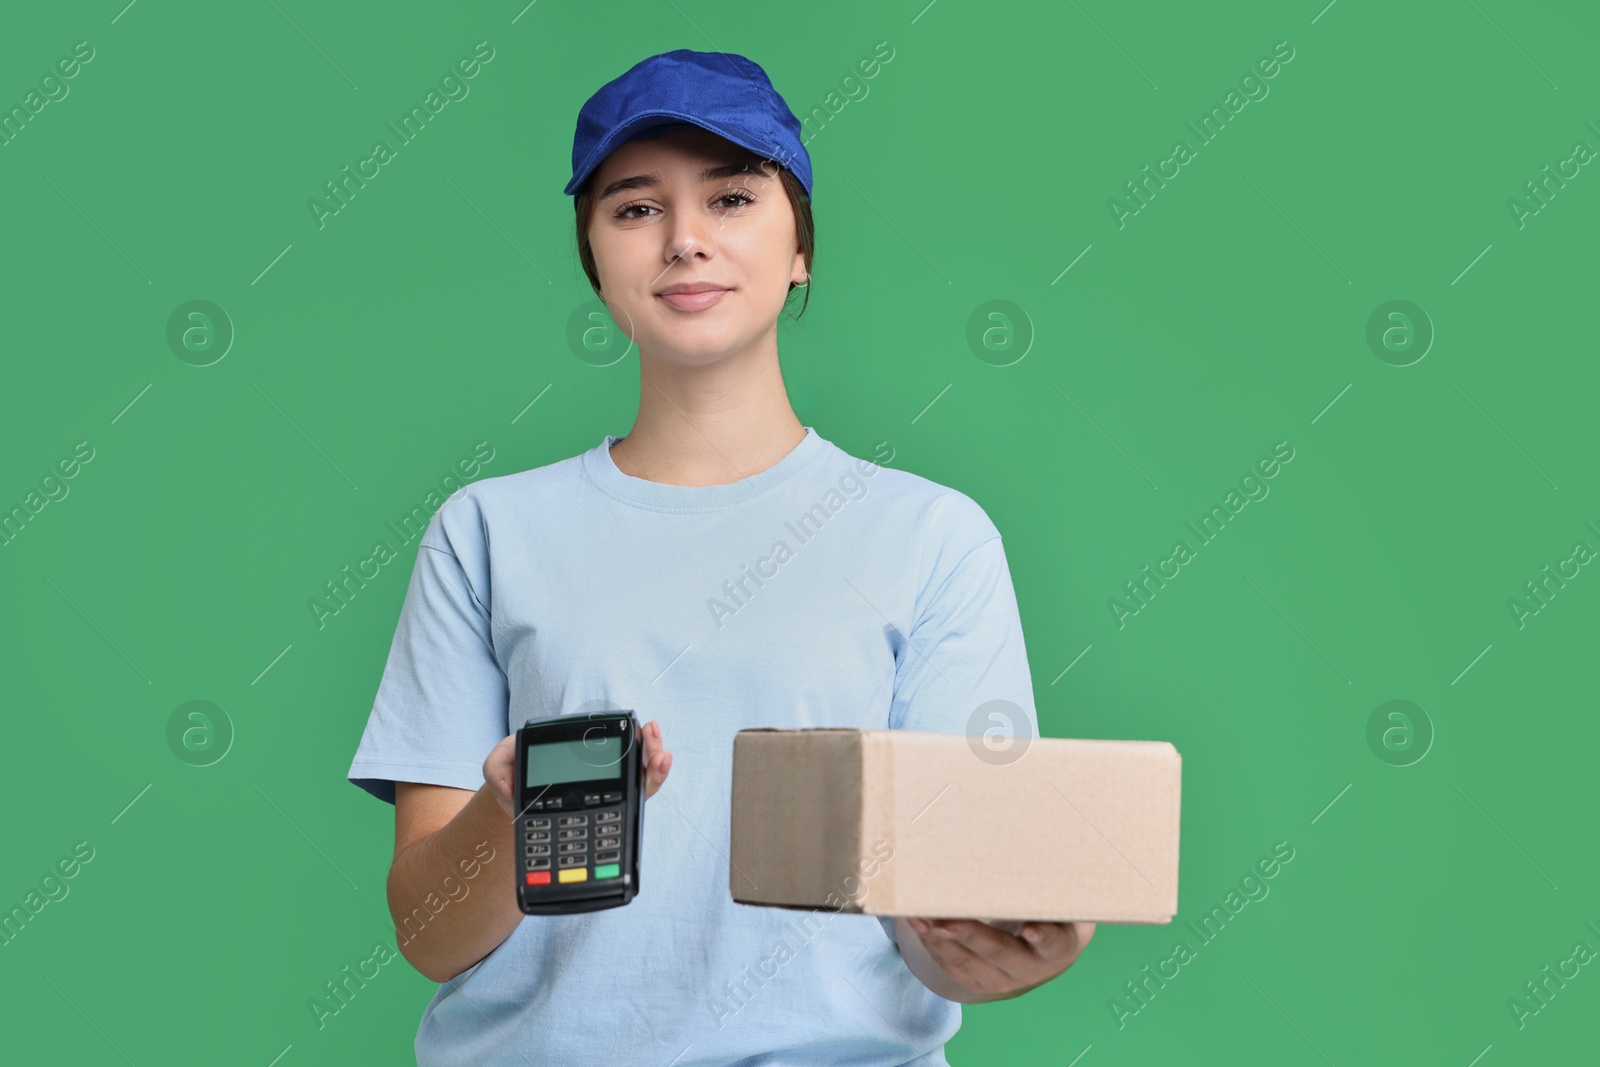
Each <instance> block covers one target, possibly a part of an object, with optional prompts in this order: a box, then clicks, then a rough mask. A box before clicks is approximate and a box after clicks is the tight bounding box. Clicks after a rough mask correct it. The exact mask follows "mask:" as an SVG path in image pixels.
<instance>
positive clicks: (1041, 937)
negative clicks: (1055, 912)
mask: <svg viewBox="0 0 1600 1067" xmlns="http://www.w3.org/2000/svg"><path fill="white" fill-rule="evenodd" d="M1022 939H1023V940H1024V941H1026V942H1027V943H1028V945H1029V947H1030V948H1032V949H1033V951H1034V952H1035V953H1037V954H1038V956H1039V958H1040V959H1041V960H1043V961H1045V962H1046V963H1049V964H1051V965H1053V966H1055V967H1059V968H1062V969H1063V970H1064V969H1065V968H1067V967H1069V966H1071V965H1072V963H1073V961H1075V960H1076V959H1077V958H1078V953H1080V952H1082V951H1083V946H1084V945H1085V944H1086V943H1087V942H1085V941H1084V939H1083V937H1082V935H1081V934H1080V933H1079V930H1078V925H1077V924H1076V923H1042V922H1032V923H1028V924H1026V925H1025V926H1023V928H1022Z"/></svg>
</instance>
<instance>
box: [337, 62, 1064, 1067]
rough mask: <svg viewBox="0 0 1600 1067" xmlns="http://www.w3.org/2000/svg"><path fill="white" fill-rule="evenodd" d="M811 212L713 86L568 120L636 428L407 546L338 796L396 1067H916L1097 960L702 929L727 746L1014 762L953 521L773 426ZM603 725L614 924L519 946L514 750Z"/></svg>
mask: <svg viewBox="0 0 1600 1067" xmlns="http://www.w3.org/2000/svg"><path fill="white" fill-rule="evenodd" d="M811 187H812V174H811V164H810V159H809V157H808V156H807V154H806V152H805V148H804V146H803V145H802V143H801V139H800V124H799V123H798V121H796V119H795V118H794V115H793V114H792V113H791V112H790V110H789V108H788V107H787V106H786V105H785V104H784V103H783V100H782V98H781V97H779V96H778V94H777V93H776V92H775V91H774V90H773V88H772V85H771V83H770V81H768V79H767V76H766V74H765V72H764V71H762V69H761V68H760V67H759V66H757V65H756V64H754V63H752V62H751V61H749V60H748V59H745V58H743V57H741V56H735V55H730V54H726V53H702V52H690V51H682V50H680V51H676V52H669V53H666V54H664V55H659V56H653V57H651V58H650V59H647V60H644V61H643V62H641V63H639V64H638V65H636V66H635V67H633V68H632V69H631V70H629V71H628V72H627V73H626V74H624V75H622V76H621V77H620V78H618V79H616V80H615V81H613V82H611V83H609V84H608V85H606V86H605V87H604V88H602V89H601V90H600V91H599V92H597V93H596V94H595V96H594V97H592V98H591V99H590V100H589V102H588V103H587V104H585V105H584V108H583V111H582V113H581V114H580V116H579V120H578V130H577V138H576V143H575V145H574V149H573V177H572V180H571V182H570V183H569V185H568V187H567V192H568V193H569V194H572V195H574V196H575V201H574V204H575V207H576V215H577V240H578V251H579V257H580V259H581V261H582V263H583V266H584V270H585V272H586V273H587V274H588V277H589V280H590V282H591V284H592V285H593V287H594V290H595V292H596V294H597V295H598V296H599V297H600V299H601V300H603V301H604V302H605V304H606V306H607V308H608V309H609V310H610V313H611V315H612V317H613V319H614V320H615V321H616V322H617V323H618V324H619V325H620V326H621V327H622V329H623V330H624V331H626V333H627V334H628V336H629V337H630V338H631V339H632V340H633V341H634V342H635V343H636V344H637V345H638V352H639V365H640V401H639V413H638V417H637V418H636V419H635V421H634V424H633V428H632V429H631V430H630V431H629V433H628V434H627V435H626V436H624V437H616V436H613V435H610V434H607V435H605V437H604V439H603V440H602V441H601V442H600V444H599V445H597V446H596V447H595V448H593V449H591V450H589V451H587V452H585V453H583V454H581V455H578V456H574V457H572V458H570V459H566V460H563V461H560V462H557V463H553V464H549V465H547V466H543V467H538V468H535V469H532V470H527V471H523V472H521V473H518V474H511V475H506V476H502V477H496V478H487V479H483V480H481V481H478V482H475V483H473V484H471V485H470V486H468V487H467V488H466V489H464V490H463V491H462V492H460V493H458V494H457V495H456V496H454V497H452V498H451V500H449V501H448V502H446V503H445V505H444V506H443V507H442V508H440V510H439V511H438V512H437V513H436V514H435V515H434V517H433V520H432V521H431V523H430V525H429V528H428V532H427V533H426V535H425V536H424V537H423V539H422V542H421V548H420V549H419V551H418V555H417V562H416V567H415V570H414V571H413V574H412V577H411V582H410V586H409V588H408V590H407V593H406V600H405V605H404V607H403V609H402V611H401V616H400V621H399V625H398V627H397V630H396V634H395V639H394V644H393V646H392V648H391V650H390V654H389V658H388V662H387V665H386V668H385V671H384V675H383V679H382V682H381V683H380V686H379V689H378V694H377V698H376V701H375V703H374V706H373V710H372V714H371V717H370V718H369V720H368V723H367V728H366V732H365V734H364V735H363V737H362V739H361V745H360V747H359V749H358V751H357V753H356V757H355V760H354V762H353V763H352V765H351V768H350V772H349V777H350V779H351V780H352V781H354V782H355V783H356V784H358V785H360V786H362V787H363V788H364V789H366V790H368V791H369V792H371V793H372V794H373V795H375V796H377V797H379V798H380V799H383V800H387V801H390V802H391V803H393V804H394V805H395V857H394V863H393V867H392V869H391V873H390V876H389V886H388V897H389V905H390V911H391V914H392V915H393V917H394V919H395V922H396V928H397V933H398V935H399V940H400V947H401V950H402V952H403V954H404V955H405V957H406V959H407V960H409V961H410V962H411V963H412V964H413V965H414V966H415V967H416V968H417V969H418V970H419V971H420V972H421V973H422V974H424V975H426V976H427V977H429V978H431V979H433V980H434V981H437V982H440V983H442V984H441V986H440V988H439V991H438V993H437V995H436V996H435V997H434V998H433V1000H432V1001H431V1002H430V1003H429V1004H428V1006H427V1009H426V1012H425V1014H424V1016H423V1019H422V1024H421V1027H420V1030H419V1032H418V1034H417V1040H416V1050H417V1058H418V1062H419V1063H421V1064H475V1065H483V1064H527V1063H613V1062H637V1063H648V1064H661V1065H665V1064H669V1063H670V1064H673V1065H674V1067H690V1065H713V1064H715V1065H734V1064H740V1065H746V1067H753V1065H756V1064H762V1065H780V1064H781V1065H792V1064H822V1063H828V1064H842V1063H848V1064H852V1065H862V1067H865V1065H883V1067H890V1065H902V1064H909V1063H916V1064H934V1065H937V1064H944V1063H945V1058H944V1054H943V1046H944V1043H945V1041H946V1040H948V1039H949V1038H950V1036H951V1035H952V1034H954V1033H955V1031H956V1029H957V1028H958V1027H959V1026H960V1021H961V1015H960V1008H959V1006H958V1004H959V1003H962V1002H965V1003H974V1002H979V1001H987V1000H998V999H1004V998H1007V997H1012V996H1016V995H1018V994H1020V993H1022V992H1025V991H1027V990H1028V989H1031V988H1033V987H1035V986H1037V985H1039V984H1041V983H1043V982H1044V981H1047V980H1048V979H1050V978H1052V977H1054V976H1056V975H1057V974H1060V973H1061V972H1062V971H1064V970H1065V969H1066V968H1067V967H1068V966H1070V965H1071V964H1072V962H1073V961H1074V960H1075V959H1076V958H1077V955H1078V952H1079V951H1080V950H1081V948H1082V947H1083V946H1084V945H1085V944H1087V942H1088V941H1089V938H1090V937H1091V936H1092V934H1093V926H1092V924H1071V923H1065V924H1058V923H1029V924H1027V925H1026V926H1025V927H1023V928H1022V929H1021V930H1020V931H1019V932H1018V934H1013V933H1009V932H1005V931H1002V930H1000V929H997V928H996V927H993V926H990V925H987V924H985V923H982V922H977V921H967V920H943V921H935V920H925V919H920V918H913V919H896V920H893V921H890V920H887V919H874V918H872V917H869V916H864V915H857V914H846V913H833V912H822V913H820V915H813V916H812V921H808V922H799V921H797V920H798V919H799V917H801V916H802V915H808V914H810V913H803V912H795V911H791V910H786V909H781V908H762V907H752V906H748V905H743V904H736V903H734V902H733V901H732V900H731V897H730V893H729V890H728V870H729V860H728V824H729V804H730V783H731V758H732V741H733V735H734V734H735V733H736V732H737V731H738V730H740V729H743V728H745V727H750V726H777V727H818V726H844V727H856V728H865V729H884V728H891V729H912V730H935V731H942V732H946V733H966V732H968V722H969V719H970V718H971V716H972V714H973V712H974V710H975V709H976V708H978V707H979V706H980V705H982V704H984V703H986V702H989V701H992V700H997V699H1000V700H1008V701H1010V702H1011V703H1013V704H1014V705H1015V706H1016V707H1017V708H1018V709H1019V710H1020V713H1021V717H1022V718H1024V719H1025V720H1026V721H1024V722H1019V723H1018V724H1017V731H1018V733H1025V734H1032V735H1036V734H1037V717H1036V713H1035V709H1034V702H1033V689H1032V682H1031V678H1030V675H1029V671H1028V662H1027V654H1026V650H1025V648H1024V644H1023V637H1022V631H1021V626H1020V622H1019V619H1018V614H1017V606H1016V600H1015V596H1014V593H1013V588H1012V583H1011V576H1010V572H1009V570H1008V568H1007V565H1006V559H1005V554H1004V550H1003V547H1002V544H1001V540H1000V535H999V532H998V531H997V530H996V529H995V527H994V525H993V524H992V523H991V522H990V521H989V518H988V516H987V515H986V514H985V513H984V511H983V509H982V508H981V507H979V506H978V504H976V503H975V502H974V501H973V500H971V499H970V498H969V497H967V496H965V495H963V494H961V493H959V492H956V491H955V490H952V489H949V488H946V487H943V486H940V485H938V484H936V483H934V482H931V481H928V480H927V479H924V478H920V477H918V476H916V475H913V474H909V473H905V472H902V471H896V470H891V469H885V468H881V467H879V466H877V465H876V464H873V463H869V462H866V461H864V460H858V459H855V458H853V457H851V456H849V455H847V454H846V453H845V452H843V451H842V450H840V449H839V448H837V447H836V446H834V445H833V444H831V443H830V442H828V441H827V440H825V439H824V438H822V437H820V436H818V434H817V433H816V431H815V430H814V429H813V428H811V427H809V426H804V425H802V424H801V422H800V420H799V419H798V418H796V416H795V413H794V411H793V409H792V408H791V407H790V405H789V401H788V397H787V394H786V392H785V389H784V383H783V377H782V373H781V370H780V366H779V362H778V344H777V327H778V319H779V316H780V314H781V313H782V312H783V310H784V308H785V306H786V302H787V300H788V298H789V297H790V296H791V294H792V293H793V291H794V290H795V289H797V288H803V287H806V286H808V285H809V283H810V278H811V262H812V220H811V207H810V204H811ZM602 708H626V709H633V710H636V711H637V712H638V713H639V716H640V718H641V719H644V720H646V721H647V726H646V727H645V729H644V740H645V757H646V761H647V762H646V766H647V777H648V786H647V790H646V795H647V796H648V797H650V798H651V799H650V800H649V801H648V803H649V804H650V812H651V815H650V818H648V819H646V820H645V823H644V839H643V841H642V843H641V857H642V859H641V879H640V881H641V885H640V891H639V895H638V896H637V897H636V898H635V899H634V900H633V901H632V902H631V903H629V904H628V905H626V906H623V907H619V908H612V909H608V910H604V911H598V912H591V913H585V914H578V915H566V916H524V915H523V914H522V913H521V911H520V910H519V909H518V907H517V902H516V899H515V893H514V891H513V888H512V878H513V872H512V870H511V868H512V867H513V866H514V864H515V860H514V858H513V856H512V853H511V849H512V847H513V844H514V842H513V830H512V821H511V820H512V818H513V816H514V815H515V813H514V811H513V800H512V791H511V777H512V766H513V762H512V761H513V754H512V743H513V741H514V731H515V730H516V729H517V728H518V727H519V726H520V725H521V724H522V723H523V722H525V721H526V720H527V719H530V718H538V717H543V716H547V715H553V714H576V713H583V712H587V711H591V710H596V709H602ZM668 733H670V734H671V737H672V746H673V747H672V750H670V751H669V750H668V748H667V738H666V734H668ZM825 802H826V798H823V797H805V796H799V797H796V798H795V803H797V804H813V805H821V804H823V803H825ZM888 862H890V863H892V862H893V860H892V859H890V860H889V861H888ZM870 889H871V887H870V881H869V882H868V885H867V892H868V893H869V894H870ZM817 920H820V921H817Z"/></svg>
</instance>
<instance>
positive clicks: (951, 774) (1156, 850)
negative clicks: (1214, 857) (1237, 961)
mask: <svg viewBox="0 0 1600 1067" xmlns="http://www.w3.org/2000/svg"><path fill="white" fill-rule="evenodd" d="M984 741H985V739H984V738H983V737H979V736H970V737H969V736H967V735H964V734H939V733H920V732H915V731H907V730H852V729H836V728H828V729H801V730H777V729H770V728H763V729H751V730H740V731H739V732H738V733H737V734H736V735H735V736H734V739H733V794H732V800H733V804H732V826H731V848H730V851H729V857H728V858H729V862H728V888H729V891H730V892H731V893H732V895H733V899H734V900H735V901H737V902H739V903H741V904H759V905H765V906H769V907H770V906H775V907H789V908H806V909H820V908H827V909H829V910H833V911H845V912H859V913H864V914H867V915H903V916H925V917H929V918H953V919H986V920H1017V921H1022V920H1040V921H1056V922H1066V921H1072V920H1086V921H1092V922H1107V923H1168V922H1171V921H1172V917H1173V915H1174V914H1175V913H1176V912H1177V910H1178V811H1179V806H1178V801H1179V785H1180V779H1181V772H1182V765H1183V763H1182V758H1181V757H1180V756H1179V755H1178V751H1177V749H1175V748H1174V747H1173V746H1172V745H1171V744H1170V743H1168V742H1165V741H1094V740H1070V739H1065V738H1034V739H1032V740H1030V741H1029V742H1028V743H1027V745H1026V747H1025V748H1023V749H1022V750H1021V753H1020V755H1018V754H1017V750H1016V749H1013V750H1011V751H1009V752H998V753H997V752H994V751H990V750H988V749H986V748H985V747H984Z"/></svg>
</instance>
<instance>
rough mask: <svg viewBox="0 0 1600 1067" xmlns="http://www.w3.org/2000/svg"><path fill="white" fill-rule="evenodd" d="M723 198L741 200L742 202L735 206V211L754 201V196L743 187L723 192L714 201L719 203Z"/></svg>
mask: <svg viewBox="0 0 1600 1067" xmlns="http://www.w3.org/2000/svg"><path fill="white" fill-rule="evenodd" d="M724 200H742V201H743V203H741V204H739V205H738V206H737V207H735V208H734V210H735V211H737V210H739V209H740V208H744V207H748V206H749V205H751V204H753V203H755V202H756V198H755V197H753V196H751V195H750V194H749V193H747V192H745V191H744V190H743V189H735V190H732V191H730V192H726V193H723V194H722V195H721V196H719V197H717V200H716V202H717V203H719V204H720V203H722V202H723V201H724Z"/></svg>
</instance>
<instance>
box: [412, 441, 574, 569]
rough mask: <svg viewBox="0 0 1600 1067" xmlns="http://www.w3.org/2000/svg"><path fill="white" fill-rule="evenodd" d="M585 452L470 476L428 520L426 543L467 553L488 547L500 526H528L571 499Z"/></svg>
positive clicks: (461, 554)
mask: <svg viewBox="0 0 1600 1067" xmlns="http://www.w3.org/2000/svg"><path fill="white" fill-rule="evenodd" d="M583 457H584V453H579V454H578V455H575V456H568V457H566V458H565V459H559V460H556V461H554V462H551V463H546V464H544V465H543V466H539V467H532V468H529V469H528V470H523V471H516V472H514V473H511V474H499V475H495V476H493V477H489V478H479V479H478V480H477V481H475V482H469V483H468V484H466V485H464V486H462V487H461V488H460V489H458V490H456V491H455V492H454V493H452V494H450V498H449V499H448V500H446V501H445V502H444V503H443V504H442V505H440V507H439V510H438V511H436V512H435V513H434V515H433V517H432V519H431V520H430V521H429V523H428V530H427V533H426V534H425V535H424V536H423V538H422V547H424V548H433V549H439V550H442V551H446V552H450V553H452V554H454V555H456V556H457V557H460V558H463V559H465V558H466V557H467V556H469V555H470V556H477V555H481V554H483V553H484V552H486V551H487V549H488V546H489V543H490V541H491V539H492V538H493V537H494V535H495V534H496V533H497V532H509V531H511V530H514V529H526V528H528V527H527V524H528V523H531V522H534V521H536V520H537V519H538V517H539V516H541V515H546V516H548V515H549V514H550V512H551V510H552V509H553V508H556V507H558V506H561V505H563V504H565V503H566V502H570V500H571V499H572V495H573V494H574V493H575V492H577V491H578V490H579V488H580V486H581V483H582V481H583Z"/></svg>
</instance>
